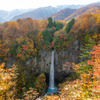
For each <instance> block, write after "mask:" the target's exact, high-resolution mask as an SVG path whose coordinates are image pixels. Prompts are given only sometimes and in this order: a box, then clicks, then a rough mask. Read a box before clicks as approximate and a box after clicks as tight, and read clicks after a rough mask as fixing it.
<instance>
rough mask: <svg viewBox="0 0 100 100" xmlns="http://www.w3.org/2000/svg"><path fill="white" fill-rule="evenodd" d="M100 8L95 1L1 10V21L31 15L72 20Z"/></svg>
mask: <svg viewBox="0 0 100 100" xmlns="http://www.w3.org/2000/svg"><path fill="white" fill-rule="evenodd" d="M99 10H100V2H98V3H93V4H90V5H87V6H84V5H60V6H57V7H51V6H48V7H40V8H37V9H26V10H23V9H22V10H18V9H16V10H13V11H3V10H0V23H3V22H5V21H17V19H23V18H27V17H30V18H32V19H47V18H48V17H52V18H53V19H54V20H65V21H67V20H70V19H72V18H78V16H80V15H81V14H83V13H98V12H99Z"/></svg>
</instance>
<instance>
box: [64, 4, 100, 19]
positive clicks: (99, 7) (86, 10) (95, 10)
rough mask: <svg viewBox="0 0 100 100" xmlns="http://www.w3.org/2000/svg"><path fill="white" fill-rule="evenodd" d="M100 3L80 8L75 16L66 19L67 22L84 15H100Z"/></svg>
mask: <svg viewBox="0 0 100 100" xmlns="http://www.w3.org/2000/svg"><path fill="white" fill-rule="evenodd" d="M99 10H100V3H95V4H90V5H87V6H85V7H82V8H79V9H78V10H76V11H75V12H74V13H73V14H71V15H70V16H68V17H67V18H65V21H67V20H70V19H72V18H76V17H77V18H78V16H80V15H81V14H83V13H99Z"/></svg>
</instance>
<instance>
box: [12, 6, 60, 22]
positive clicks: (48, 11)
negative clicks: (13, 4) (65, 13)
mask: <svg viewBox="0 0 100 100" xmlns="http://www.w3.org/2000/svg"><path fill="white" fill-rule="evenodd" d="M56 12H58V10H57V8H54V7H50V6H49V7H41V8H37V9H35V10H33V11H30V12H27V13H24V14H21V15H19V16H16V17H14V18H13V19H12V20H15V21H16V20H17V19H22V18H27V17H30V18H32V19H42V18H44V17H47V16H50V15H52V14H54V13H56Z"/></svg>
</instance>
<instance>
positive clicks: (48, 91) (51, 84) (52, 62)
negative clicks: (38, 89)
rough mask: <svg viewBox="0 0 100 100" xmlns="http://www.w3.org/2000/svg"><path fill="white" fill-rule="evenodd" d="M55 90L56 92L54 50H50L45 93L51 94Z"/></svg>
mask: <svg viewBox="0 0 100 100" xmlns="http://www.w3.org/2000/svg"><path fill="white" fill-rule="evenodd" d="M56 92H57V88H56V87H55V85H54V50H52V57H51V67H50V74H49V88H48V90H47V94H53V93H56Z"/></svg>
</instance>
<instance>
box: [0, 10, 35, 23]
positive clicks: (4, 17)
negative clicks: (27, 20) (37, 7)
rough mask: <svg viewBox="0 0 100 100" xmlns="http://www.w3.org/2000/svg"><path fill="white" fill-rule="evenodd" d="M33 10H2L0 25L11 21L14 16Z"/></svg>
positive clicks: (0, 12) (0, 11)
mask: <svg viewBox="0 0 100 100" xmlns="http://www.w3.org/2000/svg"><path fill="white" fill-rule="evenodd" d="M31 10H33V9H16V10H13V11H4V10H0V19H1V20H0V23H3V22H5V21H10V20H11V19H12V18H13V17H14V16H17V15H20V14H22V13H26V12H29V11H31Z"/></svg>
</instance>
